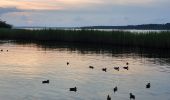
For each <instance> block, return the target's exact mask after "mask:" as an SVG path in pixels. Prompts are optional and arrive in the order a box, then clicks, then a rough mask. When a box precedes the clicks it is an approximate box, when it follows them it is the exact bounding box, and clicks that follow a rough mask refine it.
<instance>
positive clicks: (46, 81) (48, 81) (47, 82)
mask: <svg viewBox="0 0 170 100" xmlns="http://www.w3.org/2000/svg"><path fill="white" fill-rule="evenodd" d="M49 83H50V80H45V81H42V84H49Z"/></svg>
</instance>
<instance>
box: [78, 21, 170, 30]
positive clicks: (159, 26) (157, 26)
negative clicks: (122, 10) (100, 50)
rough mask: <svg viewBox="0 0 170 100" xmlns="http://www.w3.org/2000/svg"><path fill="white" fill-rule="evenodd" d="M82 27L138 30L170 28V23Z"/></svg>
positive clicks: (89, 27) (88, 27)
mask: <svg viewBox="0 0 170 100" xmlns="http://www.w3.org/2000/svg"><path fill="white" fill-rule="evenodd" d="M81 28H82V29H138V30H170V23H166V24H143V25H127V26H87V27H81Z"/></svg>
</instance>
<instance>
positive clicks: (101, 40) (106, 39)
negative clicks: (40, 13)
mask: <svg viewBox="0 0 170 100" xmlns="http://www.w3.org/2000/svg"><path fill="white" fill-rule="evenodd" d="M0 39H1V40H2V39H6V40H27V41H46V42H49V41H55V42H78V43H87V44H91V43H92V44H108V45H112V46H130V47H143V48H164V49H167V48H168V49H170V32H160V33H157V32H148V33H130V32H122V31H112V32H107V31H94V30H50V29H48V30H21V29H0Z"/></svg>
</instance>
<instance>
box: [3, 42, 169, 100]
mask: <svg viewBox="0 0 170 100" xmlns="http://www.w3.org/2000/svg"><path fill="white" fill-rule="evenodd" d="M0 49H3V52H0V73H1V75H0V97H1V99H2V100H106V97H107V95H108V94H109V95H110V96H111V97H112V98H114V100H129V93H130V92H132V93H133V94H135V95H136V99H137V100H160V99H162V100H169V99H170V97H169V95H170V84H169V83H170V79H169V77H170V53H169V51H168V50H167V51H165V50H164V51H161V50H151V49H139V48H138V49H137V48H122V47H112V48H111V47H110V46H101V45H100V46H96V45H82V44H81V45H80V44H63V43H62V44H61V43H43V44H42V43H18V42H6V41H1V42H0ZM6 50H9V51H8V52H7V51H6ZM67 61H69V62H70V65H69V66H67V64H66V62H67ZM126 62H129V70H128V71H127V70H123V69H122V67H123V66H126ZM90 65H91V66H94V67H95V68H94V69H93V70H92V69H89V68H88V67H89V66H90ZM113 66H120V68H121V69H120V71H116V70H114V69H113ZM105 67H106V68H107V69H108V71H107V72H103V71H102V70H101V69H102V68H105ZM47 79H49V80H50V84H49V85H47V84H45V85H44V84H41V82H42V80H47ZM147 82H151V89H145V84H146V83H147ZM74 86H76V87H77V88H78V91H77V92H76V93H74V92H70V91H69V88H70V87H74ZM115 86H117V87H118V92H117V93H115V94H114V92H113V88H114V87H115Z"/></svg>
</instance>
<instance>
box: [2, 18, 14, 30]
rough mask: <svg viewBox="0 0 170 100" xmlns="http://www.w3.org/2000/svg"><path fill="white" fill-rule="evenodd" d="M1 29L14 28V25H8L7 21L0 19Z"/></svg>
mask: <svg viewBox="0 0 170 100" xmlns="http://www.w3.org/2000/svg"><path fill="white" fill-rule="evenodd" d="M0 28H12V25H10V24H7V23H6V21H2V20H1V19H0Z"/></svg>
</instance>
